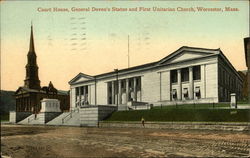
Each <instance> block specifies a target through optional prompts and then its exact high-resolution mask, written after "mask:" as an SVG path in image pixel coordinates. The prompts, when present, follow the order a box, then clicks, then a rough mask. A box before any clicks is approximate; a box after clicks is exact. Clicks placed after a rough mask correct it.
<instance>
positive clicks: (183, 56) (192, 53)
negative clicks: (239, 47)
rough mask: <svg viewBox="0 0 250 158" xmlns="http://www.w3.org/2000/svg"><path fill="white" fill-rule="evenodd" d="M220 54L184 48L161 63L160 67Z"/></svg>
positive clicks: (215, 51) (212, 51)
mask: <svg viewBox="0 0 250 158" xmlns="http://www.w3.org/2000/svg"><path fill="white" fill-rule="evenodd" d="M215 54H218V52H217V50H212V49H210V50H208V49H201V48H192V47H182V48H180V49H178V50H177V51H175V52H173V53H172V54H170V55H168V56H167V57H165V58H163V59H162V60H160V61H159V63H158V64H159V65H162V64H172V63H177V62H182V61H188V60H193V59H197V58H202V57H206V56H211V55H215Z"/></svg>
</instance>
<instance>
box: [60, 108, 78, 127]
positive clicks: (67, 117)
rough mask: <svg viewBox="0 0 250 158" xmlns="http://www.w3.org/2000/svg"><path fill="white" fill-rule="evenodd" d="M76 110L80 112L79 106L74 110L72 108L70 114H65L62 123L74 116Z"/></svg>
mask: <svg viewBox="0 0 250 158" xmlns="http://www.w3.org/2000/svg"><path fill="white" fill-rule="evenodd" d="M75 112H77V113H79V108H76V109H74V110H71V111H70V113H69V114H68V115H66V116H64V117H63V118H62V123H65V122H66V121H67V120H66V119H70V118H72V115H73V113H75Z"/></svg>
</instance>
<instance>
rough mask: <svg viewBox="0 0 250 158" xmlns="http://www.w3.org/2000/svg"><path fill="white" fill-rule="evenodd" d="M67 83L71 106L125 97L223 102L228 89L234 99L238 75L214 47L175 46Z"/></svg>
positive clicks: (115, 102) (124, 101)
mask: <svg viewBox="0 0 250 158" xmlns="http://www.w3.org/2000/svg"><path fill="white" fill-rule="evenodd" d="M228 78H229V80H228V81H225V82H224V81H223V80H227V79H228ZM69 84H70V98H71V108H75V107H77V106H85V105H118V106H119V105H127V104H128V103H129V102H131V101H133V102H147V103H149V104H154V105H160V104H164V105H166V104H175V103H194V102H197V103H213V102H214V103H217V102H220V101H226V102H229V101H230V94H231V93H236V95H237V96H238V97H240V91H241V88H242V79H241V77H240V76H239V74H238V73H237V71H236V70H235V69H234V67H233V66H232V65H231V63H230V62H229V61H228V60H227V58H226V57H225V56H224V55H223V53H222V51H221V50H220V49H203V48H194V47H181V48H180V49H178V50H177V51H175V52H173V53H172V54H170V55H168V56H167V57H165V58H163V59H162V60H160V61H157V62H153V63H149V64H145V65H140V66H135V67H131V68H127V69H121V70H115V71H113V72H109V73H104V74H100V75H96V76H89V75H86V74H83V73H79V74H78V75H77V76H76V77H74V78H73V79H72V80H71V81H70V82H69ZM229 85H232V87H230V86H229ZM220 91H223V92H225V93H223V94H220Z"/></svg>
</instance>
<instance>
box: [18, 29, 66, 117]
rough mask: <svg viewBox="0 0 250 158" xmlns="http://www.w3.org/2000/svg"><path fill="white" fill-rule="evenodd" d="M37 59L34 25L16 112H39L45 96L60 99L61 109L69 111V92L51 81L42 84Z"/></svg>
mask: <svg viewBox="0 0 250 158" xmlns="http://www.w3.org/2000/svg"><path fill="white" fill-rule="evenodd" d="M36 59H37V56H36V52H35V46H34V37H33V26H31V33H30V45H29V51H28V54H27V64H26V66H25V68H26V77H25V80H24V86H21V87H19V88H18V89H17V90H16V92H15V98H16V112H31V113H35V114H37V113H39V111H40V109H41V100H42V99H43V98H50V99H58V100H59V101H60V109H61V111H68V110H69V94H68V93H67V92H63V91H59V90H57V89H56V88H55V87H54V86H53V84H52V82H50V83H49V85H48V86H44V87H41V86H40V80H39V77H38V65H37V61H36Z"/></svg>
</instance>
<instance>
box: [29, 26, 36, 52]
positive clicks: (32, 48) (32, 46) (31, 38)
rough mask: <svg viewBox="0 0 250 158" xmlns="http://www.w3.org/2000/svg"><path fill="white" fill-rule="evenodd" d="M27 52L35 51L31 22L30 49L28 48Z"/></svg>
mask: <svg viewBox="0 0 250 158" xmlns="http://www.w3.org/2000/svg"><path fill="white" fill-rule="evenodd" d="M29 52H35V46H34V37H33V24H32V22H31V31H30V49H29Z"/></svg>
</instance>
